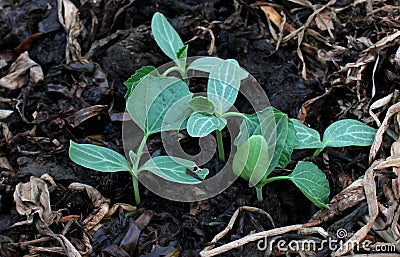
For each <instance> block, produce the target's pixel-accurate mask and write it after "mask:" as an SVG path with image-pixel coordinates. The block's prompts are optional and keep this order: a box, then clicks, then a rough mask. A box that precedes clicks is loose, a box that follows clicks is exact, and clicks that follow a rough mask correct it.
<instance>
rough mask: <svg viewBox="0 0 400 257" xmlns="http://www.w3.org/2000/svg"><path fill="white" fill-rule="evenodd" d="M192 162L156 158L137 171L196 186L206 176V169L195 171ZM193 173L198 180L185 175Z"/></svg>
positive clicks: (194, 165) (161, 157)
mask: <svg viewBox="0 0 400 257" xmlns="http://www.w3.org/2000/svg"><path fill="white" fill-rule="evenodd" d="M196 167H197V166H196V164H195V163H194V162H192V161H188V160H185V159H181V158H177V157H172V156H158V157H155V158H153V159H150V160H148V161H147V162H146V163H145V164H143V166H142V167H141V168H140V169H139V171H142V170H148V171H150V172H152V173H154V174H155V175H157V176H159V177H161V178H164V179H166V180H169V181H172V182H177V183H181V184H198V183H200V182H201V180H199V178H200V179H205V177H206V176H207V175H208V172H209V171H208V169H195V168H196ZM188 170H189V171H190V172H194V173H195V174H196V175H197V176H198V178H196V177H194V176H191V175H189V174H187V171H188Z"/></svg>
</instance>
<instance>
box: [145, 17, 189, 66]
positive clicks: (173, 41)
mask: <svg viewBox="0 0 400 257" xmlns="http://www.w3.org/2000/svg"><path fill="white" fill-rule="evenodd" d="M151 31H152V32H153V36H154V39H155V40H156V42H157V44H158V46H159V47H160V48H161V50H162V51H163V52H164V53H165V54H166V55H167V56H168V57H169V58H171V59H172V60H177V59H178V56H177V53H178V51H179V50H180V49H181V48H182V47H183V42H182V39H181V38H180V37H179V35H178V33H177V32H176V31H175V29H174V28H173V27H172V26H171V24H170V23H169V22H168V21H167V19H166V18H165V16H164V15H163V14H161V13H159V12H156V13H155V14H154V16H153V19H152V20H151Z"/></svg>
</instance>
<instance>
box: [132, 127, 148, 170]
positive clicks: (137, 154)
mask: <svg viewBox="0 0 400 257" xmlns="http://www.w3.org/2000/svg"><path fill="white" fill-rule="evenodd" d="M148 137H149V135H146V134H145V135H144V136H143V139H142V142H140V145H139V148H138V150H137V152H136V161H135V163H134V164H133V167H134V169H135V173H136V172H137V171H138V170H139V163H140V158H141V157H142V153H143V148H144V146H145V145H146V141H147V138H148Z"/></svg>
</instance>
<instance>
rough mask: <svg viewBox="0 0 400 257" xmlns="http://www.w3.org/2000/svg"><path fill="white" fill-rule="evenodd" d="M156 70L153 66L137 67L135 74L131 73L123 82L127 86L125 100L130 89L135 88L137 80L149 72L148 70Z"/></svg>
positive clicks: (129, 93)
mask: <svg viewBox="0 0 400 257" xmlns="http://www.w3.org/2000/svg"><path fill="white" fill-rule="evenodd" d="M154 70H156V67H154V66H143V67H142V68H140V69H138V70H137V71H136V72H135V74H133V75H132V76H131V77H130V78H129V79H128V80H127V81H125V82H124V85H125V86H126V87H127V88H128V91H127V92H126V94H125V100H126V99H128V98H129V96H130V95H131V93H132V91H133V90H134V89H135V87H136V86H137V84H139V81H140V80H141V79H142V78H143V77H144V76H146V75H147V74H150V72H152V71H154ZM155 74H156V72H154V74H153V75H155Z"/></svg>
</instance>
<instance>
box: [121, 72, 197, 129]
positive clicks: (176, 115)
mask: <svg viewBox="0 0 400 257" xmlns="http://www.w3.org/2000/svg"><path fill="white" fill-rule="evenodd" d="M191 99H192V93H190V91H189V89H188V86H187V85H186V83H185V82H183V81H182V80H179V79H178V78H175V77H154V76H152V75H151V74H149V75H147V76H145V77H144V78H142V79H141V80H140V82H139V84H138V85H137V86H136V87H135V89H134V90H133V91H132V94H131V96H130V97H129V98H128V100H127V110H128V112H129V114H130V116H131V118H132V120H133V121H134V122H135V123H136V124H137V125H138V126H139V127H140V128H141V129H142V130H143V131H144V132H145V134H146V135H150V134H153V133H157V132H161V131H168V130H175V129H176V130H178V129H183V128H182V124H184V121H185V120H186V119H187V118H188V117H189V116H190V114H191V113H192V110H191V108H190V107H189V104H188V103H189V101H190V100H191Z"/></svg>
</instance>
